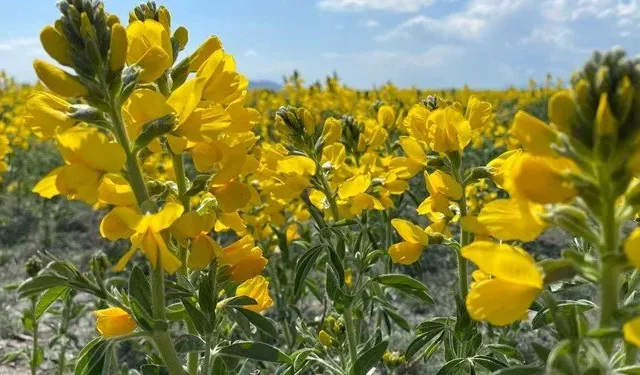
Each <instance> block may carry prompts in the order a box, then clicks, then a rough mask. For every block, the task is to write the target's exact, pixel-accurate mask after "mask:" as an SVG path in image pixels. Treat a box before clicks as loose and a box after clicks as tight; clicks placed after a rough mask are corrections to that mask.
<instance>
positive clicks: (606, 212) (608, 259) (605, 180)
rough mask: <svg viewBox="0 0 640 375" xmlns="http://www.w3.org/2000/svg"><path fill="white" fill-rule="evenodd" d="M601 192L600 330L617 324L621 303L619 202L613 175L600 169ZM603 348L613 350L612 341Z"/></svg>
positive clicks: (609, 340)
mask: <svg viewBox="0 0 640 375" xmlns="http://www.w3.org/2000/svg"><path fill="white" fill-rule="evenodd" d="M599 177H600V189H601V192H602V203H603V206H604V207H603V214H602V218H601V223H600V224H601V225H602V232H603V233H602V235H603V242H602V243H601V244H600V260H601V262H602V265H601V269H600V271H601V274H600V328H608V327H611V326H612V325H614V324H615V320H614V314H615V313H616V311H617V310H618V304H619V299H620V269H619V267H618V265H617V264H616V259H615V256H616V255H617V254H618V245H619V233H618V232H619V228H618V223H617V220H616V216H615V212H616V207H615V204H616V198H615V196H613V192H612V189H611V188H612V187H611V176H610V172H608V171H607V170H606V167H603V168H601V169H600V176H599ZM602 345H603V346H604V349H605V350H606V351H607V353H609V354H610V353H611V352H612V350H613V346H614V340H613V339H603V342H602Z"/></svg>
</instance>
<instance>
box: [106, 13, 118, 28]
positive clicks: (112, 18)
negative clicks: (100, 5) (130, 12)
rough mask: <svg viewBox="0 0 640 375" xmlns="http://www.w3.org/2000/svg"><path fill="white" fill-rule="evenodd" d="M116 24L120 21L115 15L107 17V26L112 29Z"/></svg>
mask: <svg viewBox="0 0 640 375" xmlns="http://www.w3.org/2000/svg"><path fill="white" fill-rule="evenodd" d="M116 23H120V19H119V18H118V16H116V15H115V14H110V15H109V16H107V26H108V27H110V28H112V27H113V25H115V24H116Z"/></svg>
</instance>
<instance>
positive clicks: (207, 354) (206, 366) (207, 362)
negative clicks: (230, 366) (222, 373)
mask: <svg viewBox="0 0 640 375" xmlns="http://www.w3.org/2000/svg"><path fill="white" fill-rule="evenodd" d="M211 336H212V334H211V333H209V334H207V337H206V338H205V340H204V342H205V344H204V348H205V351H204V362H203V363H202V373H203V374H210V373H211V370H210V369H211Z"/></svg>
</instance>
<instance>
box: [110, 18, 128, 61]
mask: <svg viewBox="0 0 640 375" xmlns="http://www.w3.org/2000/svg"><path fill="white" fill-rule="evenodd" d="M127 43H128V41H127V29H125V27H124V26H122V25H121V24H119V23H117V24H114V25H113V26H112V27H111V44H110V45H111V48H110V49H109V69H110V70H111V71H112V72H117V71H119V70H120V69H122V68H123V67H124V64H125V61H126V59H127Z"/></svg>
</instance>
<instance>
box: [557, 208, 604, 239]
mask: <svg viewBox="0 0 640 375" xmlns="http://www.w3.org/2000/svg"><path fill="white" fill-rule="evenodd" d="M547 220H548V221H550V222H551V223H553V224H555V225H557V226H558V227H560V228H562V229H564V230H566V231H567V232H569V233H571V234H573V235H574V236H576V237H582V238H585V239H587V240H588V241H590V242H594V243H597V242H598V236H597V235H596V234H595V233H594V231H593V230H592V228H591V225H590V224H589V222H588V215H587V213H586V212H585V211H584V210H582V209H580V208H578V207H575V206H570V205H557V206H555V207H554V208H553V210H552V211H550V212H549V213H548V215H547Z"/></svg>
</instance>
